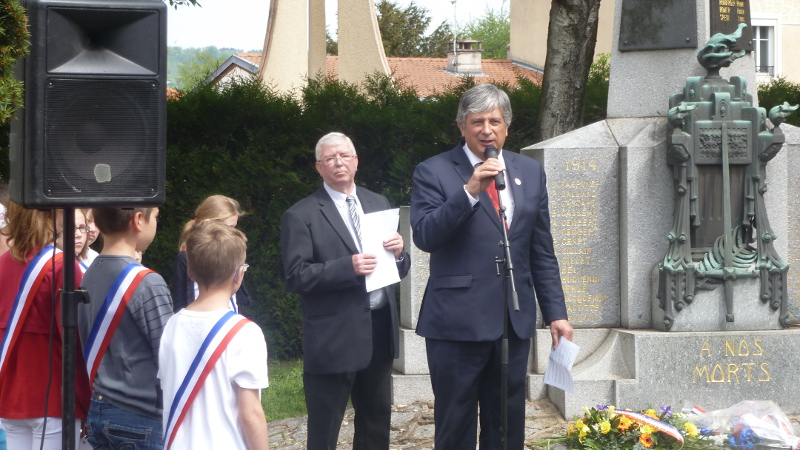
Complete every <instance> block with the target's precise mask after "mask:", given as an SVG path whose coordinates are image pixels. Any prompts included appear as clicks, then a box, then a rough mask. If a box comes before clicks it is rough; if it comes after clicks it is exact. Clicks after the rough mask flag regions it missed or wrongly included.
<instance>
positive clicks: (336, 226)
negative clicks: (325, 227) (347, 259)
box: [317, 186, 359, 255]
mask: <svg viewBox="0 0 800 450" xmlns="http://www.w3.org/2000/svg"><path fill="white" fill-rule="evenodd" d="M317 198H318V199H319V209H320V212H321V213H322V215H323V216H325V219H326V220H327V221H328V223H329V224H331V228H333V230H334V231H335V232H336V234H338V235H339V237H340V238H341V239H342V241H343V242H344V243H345V245H347V248H348V249H350V251H351V252H353V254H354V255H355V254H357V253H359V251H358V247H357V246H356V243H355V242H354V241H353V237H352V236H351V235H350V231H349V230H348V229H347V225H345V224H344V221H342V216H341V214H339V210H338V209H337V208H336V204H334V203H333V200H332V199H331V196H330V195H328V192H327V191H325V187H323V186H320V188H319V190H317Z"/></svg>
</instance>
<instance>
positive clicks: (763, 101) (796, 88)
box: [758, 77, 800, 127]
mask: <svg viewBox="0 0 800 450" xmlns="http://www.w3.org/2000/svg"><path fill="white" fill-rule="evenodd" d="M784 102H789V104H790V105H798V104H800V83H792V82H791V81H788V80H787V79H786V77H780V78H776V79H773V80H772V81H770V82H769V83H760V84H759V85H758V105H759V106H761V107H762V108H764V109H766V110H767V112H769V110H770V109H772V108H773V107H775V106H778V105H782V104H783V103H784ZM786 123H788V124H791V125H794V126H796V127H800V113H797V112H795V113H794V114H792V115H791V116H789V117H788V118H787V119H786Z"/></svg>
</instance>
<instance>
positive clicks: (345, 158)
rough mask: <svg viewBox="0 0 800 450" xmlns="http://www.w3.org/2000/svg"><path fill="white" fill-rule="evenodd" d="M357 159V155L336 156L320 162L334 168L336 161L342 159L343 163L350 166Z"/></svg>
mask: <svg viewBox="0 0 800 450" xmlns="http://www.w3.org/2000/svg"><path fill="white" fill-rule="evenodd" d="M355 157H356V155H336V156H331V157H330V158H325V159H323V160H320V161H319V162H321V163H323V164H325V165H326V166H333V165H336V160H337V159H339V158H341V160H342V163H344V164H348V163H349V162H350V161H352V160H353V158H355Z"/></svg>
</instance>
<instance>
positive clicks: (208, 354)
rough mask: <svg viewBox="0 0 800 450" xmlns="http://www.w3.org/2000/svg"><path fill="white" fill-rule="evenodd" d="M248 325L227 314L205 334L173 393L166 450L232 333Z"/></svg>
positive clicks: (240, 318) (167, 426) (237, 317)
mask: <svg viewBox="0 0 800 450" xmlns="http://www.w3.org/2000/svg"><path fill="white" fill-rule="evenodd" d="M248 322H250V320H248V319H246V318H245V317H243V316H240V315H238V314H236V313H235V312H233V311H228V312H227V313H225V315H224V316H222V317H221V318H220V319H219V320H218V321H217V323H216V324H214V327H213V328H211V331H209V332H208V336H206V338H205V339H204V340H203V344H202V345H201V346H200V349H199V350H198V351H197V355H196V356H195V357H194V360H192V364H191V366H189V371H188V373H187V374H186V376H185V377H184V379H183V382H181V385H180V387H179V388H178V391H177V392H175V398H174V399H172V404H171V406H170V409H169V417H168V419H167V425H166V426H165V427H164V442H166V444H167V445H166V448H167V449H169V448H170V447H171V446H172V442H173V441H174V440H175V435H176V434H177V432H178V428H179V427H180V426H181V423H182V422H183V419H184V418H185V417H186V414H187V413H188V412H189V409H190V408H191V407H192V403H193V402H194V399H195V398H196V397H197V394H198V393H199V392H200V389H201V388H202V387H203V383H204V382H205V381H206V378H208V374H209V373H211V370H212V369H213V368H214V365H215V364H216V363H217V361H218V360H219V358H220V356H222V353H224V352H225V349H226V348H227V347H228V344H229V343H230V342H231V340H232V339H233V337H234V336H235V335H236V333H238V332H239V330H241V329H242V327H244V326H245V325H246V324H247V323H248Z"/></svg>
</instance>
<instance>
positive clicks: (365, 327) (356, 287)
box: [281, 133, 410, 450]
mask: <svg viewBox="0 0 800 450" xmlns="http://www.w3.org/2000/svg"><path fill="white" fill-rule="evenodd" d="M316 158H317V171H318V172H319V174H320V176H321V177H322V180H323V184H322V186H321V187H320V188H319V189H318V190H317V191H316V192H315V193H313V194H311V195H310V196H308V197H306V198H304V199H303V200H300V201H299V202H297V203H296V204H295V205H294V206H292V207H291V208H289V209H288V210H287V211H286V212H285V213H284V215H283V220H282V223H281V247H282V252H283V270H284V273H285V276H286V286H287V287H288V289H289V290H290V291H292V292H295V293H297V294H299V295H300V307H301V311H302V315H303V365H304V366H303V385H304V386H303V387H304V390H305V394H306V406H307V407H308V447H307V448H308V449H309V450H335V449H336V441H337V439H338V436H339V429H340V427H341V425H342V417H343V416H344V411H345V408H346V407H347V399H348V398H352V402H353V407H354V408H355V436H354V438H353V448H354V449H358V450H381V449H385V450H388V448H389V428H390V425H391V371H392V360H393V359H394V358H396V357H397V353H398V345H399V344H398V342H399V327H398V319H397V304H396V303H395V298H394V286H386V287H384V288H381V289H378V290H375V291H372V292H367V290H366V288H365V285H364V277H365V276H366V275H368V274H370V273H372V272H374V271H375V267H376V266H377V264H378V260H377V258H376V255H370V254H365V253H363V252H362V250H361V249H362V247H361V229H360V222H361V220H362V219H361V218H362V217H363V215H364V214H367V213H371V212H375V211H382V210H386V209H389V201H388V200H386V198H385V197H383V196H381V195H378V194H375V193H372V192H370V191H368V190H367V189H365V188H363V187H359V188H356V185H355V182H354V179H355V174H356V170H357V169H358V156H357V155H356V150H355V147H354V146H353V143H352V142H351V141H350V139H349V138H348V137H347V136H345V135H343V134H342V133H329V134H327V135H325V136H323V137H322V139H320V140H319V142H318V143H317V148H316ZM383 247H384V248H385V249H386V250H389V251H391V252H393V253H394V257H395V264H396V265H397V269H398V271H399V273H400V276H401V277H404V276H405V275H406V274H407V273H408V269H409V267H410V260H409V256H408V253H407V252H405V251H403V238H402V237H401V236H400V234H398V233H397V232H395V233H394V235H392V236H388V237H387V239H386V240H385V241H383Z"/></svg>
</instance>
